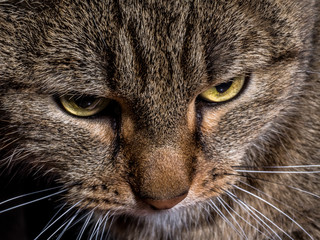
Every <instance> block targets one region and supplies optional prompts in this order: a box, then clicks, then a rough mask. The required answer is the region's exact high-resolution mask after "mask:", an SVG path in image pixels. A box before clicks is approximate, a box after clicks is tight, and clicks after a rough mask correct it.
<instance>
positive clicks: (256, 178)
mask: <svg viewBox="0 0 320 240" xmlns="http://www.w3.org/2000/svg"><path fill="white" fill-rule="evenodd" d="M226 175H233V176H238V177H243V178H250V179H254V180H258V181H262V182H265V183H271V184H276V185H280V186H284V187H288V188H291V189H293V190H296V191H299V192H303V193H306V194H309V195H311V196H313V197H316V198H320V196H319V195H317V194H315V193H312V192H309V191H306V190H303V189H301V188H297V187H294V186H291V185H286V184H283V183H278V182H273V181H270V180H267V179H263V178H258V177H252V176H248V175H241V174H231V173H228V174H226Z"/></svg>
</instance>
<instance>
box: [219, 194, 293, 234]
mask: <svg viewBox="0 0 320 240" xmlns="http://www.w3.org/2000/svg"><path fill="white" fill-rule="evenodd" d="M225 192H226V193H227V194H228V196H229V197H231V198H232V199H233V200H234V201H235V202H236V203H237V204H238V205H239V206H240V207H241V208H242V209H243V208H245V209H244V210H245V211H248V213H249V215H250V216H251V217H253V218H254V219H255V220H256V221H257V223H258V224H259V225H260V226H261V227H262V228H263V229H265V230H266V231H267V232H268V233H269V234H270V236H271V237H272V235H271V233H270V232H269V230H267V229H266V228H265V227H264V226H263V225H262V224H261V223H263V224H264V225H265V226H266V227H267V228H268V229H270V230H271V232H273V233H274V234H275V235H276V236H277V237H278V239H280V240H281V239H282V238H281V237H280V236H279V235H278V234H277V233H276V232H275V231H274V230H273V229H272V228H271V227H270V226H269V225H268V224H267V223H266V222H265V221H263V220H262V219H261V218H260V217H259V216H257V214H256V213H255V212H254V210H255V211H257V212H259V211H258V210H256V209H255V208H254V207H252V206H249V205H248V204H247V203H245V202H243V201H242V200H241V199H239V198H238V197H237V196H236V195H234V194H233V193H231V192H229V191H225ZM261 214H262V213H261ZM262 216H263V218H265V219H266V220H267V221H268V222H270V223H271V224H272V225H274V226H275V227H276V228H278V229H279V230H280V231H281V232H283V233H284V234H286V235H287V236H288V237H289V238H290V239H292V237H290V236H289V235H288V234H287V233H286V232H285V231H284V230H283V229H281V228H280V227H279V226H278V225H276V224H275V223H274V222H272V221H271V220H270V219H269V218H268V217H266V216H264V215H263V214H262ZM292 240H293V239H292Z"/></svg>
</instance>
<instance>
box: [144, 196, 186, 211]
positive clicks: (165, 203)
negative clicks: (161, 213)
mask: <svg viewBox="0 0 320 240" xmlns="http://www.w3.org/2000/svg"><path fill="white" fill-rule="evenodd" d="M187 195H188V193H184V194H182V195H180V196H178V197H175V198H170V199H163V200H153V199H144V202H146V203H147V204H149V205H150V206H151V207H152V208H154V209H156V210H165V209H170V208H173V207H174V206H175V205H177V204H178V203H179V202H181V201H182V200H183V199H185V198H186V196H187Z"/></svg>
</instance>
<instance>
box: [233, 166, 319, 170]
mask: <svg viewBox="0 0 320 240" xmlns="http://www.w3.org/2000/svg"><path fill="white" fill-rule="evenodd" d="M232 167H234V168H283V169H286V168H318V167H320V165H292V166H232Z"/></svg>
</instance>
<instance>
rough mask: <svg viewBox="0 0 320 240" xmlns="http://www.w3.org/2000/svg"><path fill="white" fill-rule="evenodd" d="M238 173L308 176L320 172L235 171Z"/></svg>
mask: <svg viewBox="0 0 320 240" xmlns="http://www.w3.org/2000/svg"><path fill="white" fill-rule="evenodd" d="M235 171H236V172H240V173H273V174H310V173H320V171H257V170H235Z"/></svg>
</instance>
